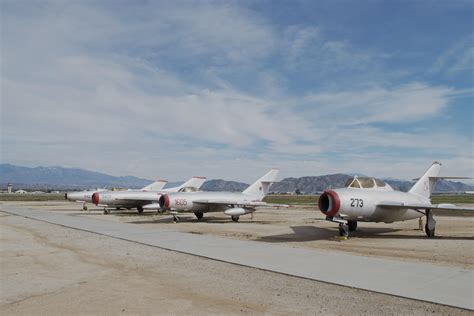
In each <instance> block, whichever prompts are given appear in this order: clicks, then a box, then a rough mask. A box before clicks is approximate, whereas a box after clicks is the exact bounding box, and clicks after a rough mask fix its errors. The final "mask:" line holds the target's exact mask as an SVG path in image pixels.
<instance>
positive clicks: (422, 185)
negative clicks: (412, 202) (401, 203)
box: [408, 161, 441, 198]
mask: <svg viewBox="0 0 474 316" xmlns="http://www.w3.org/2000/svg"><path fill="white" fill-rule="evenodd" d="M440 169H441V163H440V162H437V161H435V162H433V164H432V165H431V167H430V168H429V169H428V171H426V172H425V174H424V175H423V176H422V177H421V178H420V179H419V180H418V181H417V182H416V183H415V185H413V187H412V188H411V189H410V191H408V192H410V193H413V194H418V195H421V196H423V197H426V198H430V197H431V193H433V189H434V186H435V184H436V181H437V180H438V178H439V177H438V175H439V171H440Z"/></svg>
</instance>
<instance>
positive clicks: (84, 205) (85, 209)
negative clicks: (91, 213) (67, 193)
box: [82, 203, 87, 211]
mask: <svg viewBox="0 0 474 316" xmlns="http://www.w3.org/2000/svg"><path fill="white" fill-rule="evenodd" d="M82 210H83V211H87V205H86V203H82Z"/></svg>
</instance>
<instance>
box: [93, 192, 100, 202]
mask: <svg viewBox="0 0 474 316" xmlns="http://www.w3.org/2000/svg"><path fill="white" fill-rule="evenodd" d="M92 203H94V204H95V205H97V204H99V193H98V192H95V193H94V194H92Z"/></svg>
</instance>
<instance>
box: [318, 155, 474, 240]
mask: <svg viewBox="0 0 474 316" xmlns="http://www.w3.org/2000/svg"><path fill="white" fill-rule="evenodd" d="M440 168H441V163H439V162H436V161H435V162H434V163H433V165H432V166H431V167H430V168H429V169H428V171H426V173H425V174H424V175H423V176H422V177H421V178H420V179H417V180H418V181H417V182H416V183H415V184H414V185H413V187H412V188H411V189H410V190H409V191H408V192H400V191H395V190H393V189H392V187H391V186H390V185H389V184H387V183H385V182H384V181H382V180H379V179H374V178H367V177H354V178H351V179H349V180H348V181H347V183H346V187H345V188H342V189H334V190H326V191H324V193H323V194H321V196H320V197H319V201H318V204H319V209H320V210H321V212H322V213H323V214H324V215H326V219H327V220H329V221H333V222H336V223H338V224H339V235H340V236H348V235H349V231H355V230H356V229H357V222H358V221H361V222H384V223H392V222H397V221H405V220H410V219H415V218H421V217H422V216H426V225H425V232H426V235H427V236H428V237H434V235H435V226H436V221H435V220H434V218H433V212H432V210H449V211H474V208H469V207H460V206H455V205H452V204H432V203H431V193H432V192H433V189H434V186H435V184H436V181H438V180H439V179H468V178H465V177H440V176H439V171H440Z"/></svg>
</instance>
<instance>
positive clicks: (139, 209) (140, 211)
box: [137, 206, 143, 215]
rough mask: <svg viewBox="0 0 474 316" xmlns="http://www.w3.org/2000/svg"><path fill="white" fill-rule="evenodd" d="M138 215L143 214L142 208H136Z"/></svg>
mask: <svg viewBox="0 0 474 316" xmlns="http://www.w3.org/2000/svg"><path fill="white" fill-rule="evenodd" d="M137 211H138V214H140V215H141V214H143V206H138V207H137Z"/></svg>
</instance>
